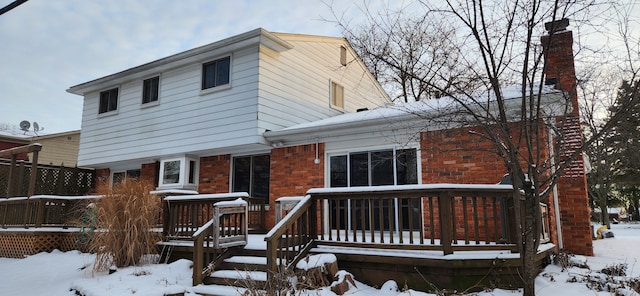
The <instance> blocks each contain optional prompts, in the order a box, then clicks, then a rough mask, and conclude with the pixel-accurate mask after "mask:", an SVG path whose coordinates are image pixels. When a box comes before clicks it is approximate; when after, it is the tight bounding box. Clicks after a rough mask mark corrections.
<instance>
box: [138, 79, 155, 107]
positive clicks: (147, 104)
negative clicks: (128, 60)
mask: <svg viewBox="0 0 640 296" xmlns="http://www.w3.org/2000/svg"><path fill="white" fill-rule="evenodd" d="M154 80H155V81H156V82H155V98H153V97H152V98H149V100H148V101H147V98H146V97H147V82H148V81H149V82H151V83H152V85H151V88H153V86H154V85H153V83H154V82H153V81H154ZM153 95H154V92H153V91H152V92H151V95H150V96H153ZM159 103H160V75H156V76H153V77H149V78H147V79H144V80H142V97H141V100H140V104H141V105H142V106H143V107H151V106H156V105H158V104H159Z"/></svg>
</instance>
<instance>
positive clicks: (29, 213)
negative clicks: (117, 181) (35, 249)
mask: <svg viewBox="0 0 640 296" xmlns="http://www.w3.org/2000/svg"><path fill="white" fill-rule="evenodd" d="M99 198H101V196H97V195H96V196H53V195H34V196H31V197H30V198H27V197H13V198H0V227H2V228H10V227H11V228H14V227H20V228H30V227H68V226H73V225H74V224H77V223H79V222H80V220H81V219H80V218H81V216H82V214H83V212H84V211H85V208H84V206H86V204H88V203H89V202H90V201H92V200H95V199H99ZM76 226H80V225H76Z"/></svg>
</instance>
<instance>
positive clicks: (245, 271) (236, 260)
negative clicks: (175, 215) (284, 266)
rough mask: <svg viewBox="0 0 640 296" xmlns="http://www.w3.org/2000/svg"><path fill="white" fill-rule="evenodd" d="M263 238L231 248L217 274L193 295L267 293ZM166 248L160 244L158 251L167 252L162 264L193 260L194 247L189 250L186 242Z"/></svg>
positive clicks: (212, 273) (213, 295) (200, 286)
mask: <svg viewBox="0 0 640 296" xmlns="http://www.w3.org/2000/svg"><path fill="white" fill-rule="evenodd" d="M263 238H264V236H263V235H250V240H249V244H248V245H246V246H240V247H233V248H229V249H228V250H227V252H225V255H224V257H223V258H222V259H221V260H220V261H219V263H218V264H217V265H216V266H215V268H214V271H213V272H211V274H210V275H209V276H208V277H205V278H204V279H203V284H201V285H198V286H195V287H193V292H194V293H196V294H197V295H203V296H227V295H228V296H231V295H243V293H244V292H245V290H246V289H247V288H257V289H260V290H263V289H265V288H266V287H267V285H268V284H267V258H266V244H265V243H264V241H263ZM164 244H166V243H164ZM164 244H163V243H160V245H159V247H158V248H159V249H160V250H163V251H164V252H165V254H163V255H162V258H161V260H162V261H163V262H164V260H166V261H168V262H172V261H175V260H177V259H180V258H186V259H191V256H192V253H191V252H192V248H193V247H192V246H187V243H186V242H181V243H176V244H174V245H170V246H166V245H164ZM160 252H162V251H160ZM169 252H170V253H169ZM167 253H169V254H167Z"/></svg>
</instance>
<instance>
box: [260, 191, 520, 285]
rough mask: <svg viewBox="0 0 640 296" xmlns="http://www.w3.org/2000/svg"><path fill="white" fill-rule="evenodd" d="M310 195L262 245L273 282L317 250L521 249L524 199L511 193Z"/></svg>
mask: <svg viewBox="0 0 640 296" xmlns="http://www.w3.org/2000/svg"><path fill="white" fill-rule="evenodd" d="M307 194H308V195H307V196H306V197H305V198H304V199H302V200H301V201H300V202H299V203H298V204H297V205H296V206H295V207H294V208H293V209H292V210H291V211H290V212H289V213H288V214H287V215H286V216H285V217H284V218H283V219H282V220H281V221H279V222H278V223H277V224H276V226H275V227H274V228H273V229H271V231H270V232H269V233H268V234H267V236H266V237H265V241H266V242H267V265H268V270H269V271H270V273H271V274H274V273H276V272H278V271H279V268H287V267H288V266H291V264H294V263H295V262H296V260H299V258H301V257H302V256H303V255H304V253H305V252H307V251H308V250H309V249H310V248H311V247H310V246H315V245H317V244H320V243H321V244H322V245H329V246H331V245H333V246H348V247H367V248H385V249H394V248H395V249H415V250H440V251H442V252H443V254H444V255H447V254H452V253H454V252H455V251H459V250H510V251H511V252H519V251H520V248H521V246H520V243H519V242H520V241H521V240H520V239H519V236H520V232H521V231H520V228H519V227H520V226H519V225H520V224H519V223H520V217H519V216H520V214H519V213H520V212H521V211H520V205H519V200H520V199H521V198H522V193H518V192H516V191H514V189H513V187H512V186H511V185H480V184H478V185H461V184H429V185H403V186H377V187H343V188H317V189H311V190H309V191H307ZM515 196H517V198H514V197H515ZM318 213H320V216H318ZM318 231H320V232H318ZM293 251H295V253H292V252H293Z"/></svg>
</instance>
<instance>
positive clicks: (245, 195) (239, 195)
mask: <svg viewBox="0 0 640 296" xmlns="http://www.w3.org/2000/svg"><path fill="white" fill-rule="evenodd" d="M248 197H250V196H249V194H248V193H246V192H231V193H214V194H193V195H172V196H167V197H165V198H164V200H165V201H185V200H196V199H197V200H205V199H228V198H248Z"/></svg>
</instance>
